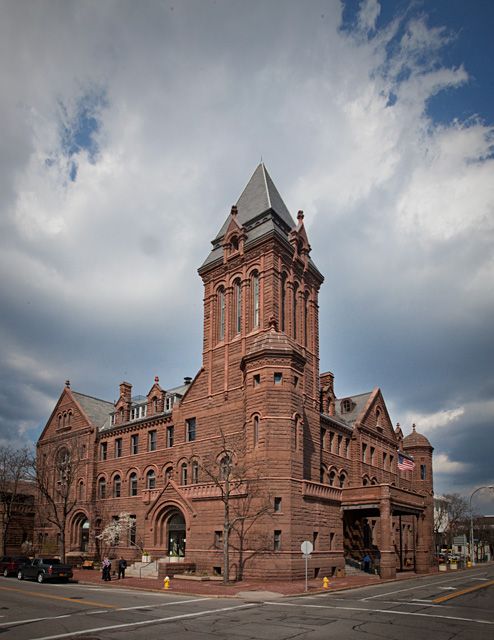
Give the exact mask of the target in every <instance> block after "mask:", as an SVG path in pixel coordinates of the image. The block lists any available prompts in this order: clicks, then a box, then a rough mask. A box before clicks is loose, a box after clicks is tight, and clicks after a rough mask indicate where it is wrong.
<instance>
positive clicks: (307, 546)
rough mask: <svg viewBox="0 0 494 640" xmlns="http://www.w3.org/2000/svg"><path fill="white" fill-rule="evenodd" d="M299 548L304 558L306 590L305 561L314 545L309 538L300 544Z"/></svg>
mask: <svg viewBox="0 0 494 640" xmlns="http://www.w3.org/2000/svg"><path fill="white" fill-rule="evenodd" d="M300 550H301V551H302V556H303V557H304V558H305V590H306V591H308V586H307V563H308V561H309V558H310V554H311V553H312V552H313V551H314V545H313V544H312V542H310V541H309V540H305V541H304V542H302V544H301V545H300Z"/></svg>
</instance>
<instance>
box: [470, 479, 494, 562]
mask: <svg viewBox="0 0 494 640" xmlns="http://www.w3.org/2000/svg"><path fill="white" fill-rule="evenodd" d="M482 489H494V486H493V485H488V486H485V487H479V488H478V489H475V491H473V493H472V495H471V496H470V560H471V562H472V564H473V565H474V566H475V565H476V564H477V563H476V562H475V553H474V543H473V511H472V498H473V496H474V495H475V494H476V493H477V491H481V490H482Z"/></svg>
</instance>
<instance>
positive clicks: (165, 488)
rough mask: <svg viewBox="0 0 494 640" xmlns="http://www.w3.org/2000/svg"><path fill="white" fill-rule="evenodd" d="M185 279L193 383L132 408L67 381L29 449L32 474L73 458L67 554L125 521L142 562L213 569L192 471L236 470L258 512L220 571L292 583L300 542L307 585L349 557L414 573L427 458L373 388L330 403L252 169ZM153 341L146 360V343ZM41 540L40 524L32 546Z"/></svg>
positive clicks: (202, 488) (261, 178) (124, 386)
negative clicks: (36, 461) (200, 304)
mask: <svg viewBox="0 0 494 640" xmlns="http://www.w3.org/2000/svg"><path fill="white" fill-rule="evenodd" d="M328 249H329V250H330V244H328ZM199 274H200V276H201V278H202V280H203V283H204V342H203V362H202V367H201V369H200V370H199V371H198V373H197V374H196V376H195V377H194V378H193V379H190V378H189V379H186V380H185V383H184V384H183V385H181V386H179V387H176V388H173V389H164V388H162V387H161V385H160V383H159V380H158V378H156V379H155V381H154V384H152V386H151V388H150V389H149V391H148V393H147V394H146V395H145V396H135V395H133V394H132V386H131V385H130V384H129V383H128V382H122V383H121V385H120V395H119V398H118V400H117V402H116V403H115V404H113V403H110V402H106V401H104V400H99V399H97V398H92V397H89V396H87V395H84V394H82V393H78V392H75V391H73V390H72V389H71V388H70V385H69V384H67V386H66V387H65V389H64V390H63V391H62V394H61V396H60V399H59V400H58V402H57V404H56V406H55V408H54V410H53V413H52V415H51V417H50V418H49V420H48V422H47V425H46V427H45V429H44V431H43V433H42V435H41V437H40V439H39V443H38V457H41V458H42V457H43V456H45V461H47V462H50V461H52V460H56V459H57V456H60V455H66V453H64V450H66V449H67V448H68V447H69V445H70V443H71V442H72V443H74V442H77V449H78V451H80V452H81V461H80V465H79V470H78V473H79V476H78V477H77V482H75V483H74V486H73V488H72V489H71V491H73V492H76V494H77V497H78V504H77V507H76V508H75V509H74V510H73V512H72V513H71V515H70V518H69V522H68V524H67V537H68V545H69V549H70V550H71V552H73V553H79V552H80V553H83V554H89V555H91V554H95V553H96V552H97V544H96V539H95V534H97V533H98V532H99V531H101V529H102V527H103V526H104V525H105V524H106V523H108V522H109V521H111V519H112V518H116V517H118V514H119V513H121V512H127V513H130V514H132V515H135V516H136V519H137V530H136V531H133V532H131V533H130V534H129V535H130V536H131V537H132V538H133V540H135V539H136V538H139V539H141V540H142V541H143V542H142V544H143V545H144V547H145V549H146V550H147V551H149V553H150V554H151V555H152V556H153V557H157V558H160V559H162V560H163V562H172V561H173V562H186V563H187V564H188V565H189V564H190V565H193V566H195V567H196V568H197V570H198V571H199V570H200V571H209V572H213V571H216V572H221V571H222V570H223V555H222V543H223V519H224V518H223V516H224V507H223V503H222V501H221V499H220V491H219V488H218V483H217V482H215V481H214V479H212V477H211V474H210V473H208V471H207V469H208V468H209V469H211V468H212V467H211V465H213V466H214V465H216V466H217V468H218V469H219V470H220V471H221V469H223V468H224V466H225V465H227V464H228V463H229V461H231V460H235V461H236V460H237V459H238V461H239V462H241V463H242V464H243V465H244V467H245V470H246V471H245V473H246V475H250V476H251V478H253V480H254V481H255V482H253V484H255V486H256V490H255V492H254V495H253V501H252V502H253V505H254V506H253V508H254V511H255V513H256V514H257V515H256V517H255V518H254V517H253V518H251V520H250V522H249V519H248V518H247V522H249V529H248V532H245V531H244V533H245V537H244V538H243V539H242V544H241V545H240V542H239V540H237V541H236V545H235V548H234V549H233V550H232V573H235V572H237V573H238V571H239V567H240V565H241V564H242V567H243V573H244V575H245V576H248V577H255V576H263V577H269V578H274V579H292V578H300V577H302V576H303V575H304V560H303V558H302V554H301V551H300V545H301V543H302V542H303V541H305V540H308V541H310V542H312V543H313V546H314V552H313V554H312V557H311V560H310V569H311V575H314V576H317V575H321V576H322V575H331V574H332V573H334V572H335V571H336V570H337V569H339V570H344V567H345V563H346V562H347V563H352V562H353V563H355V562H356V561H360V560H361V558H362V556H363V554H364V553H369V554H370V555H371V557H372V560H373V566H374V567H377V568H378V570H379V571H380V573H381V575H382V576H384V577H391V576H394V575H395V573H396V571H397V570H399V569H416V570H417V571H419V572H425V571H427V570H428V569H429V567H430V564H431V555H432V551H433V539H432V538H433V535H432V532H433V480H432V447H431V445H430V443H429V441H428V440H427V439H426V438H425V437H424V436H422V435H420V434H419V433H418V432H417V431H416V430H415V427H414V428H413V430H412V432H411V433H410V434H409V435H407V436H406V437H404V434H403V432H402V431H401V429H400V427H399V426H397V428H396V429H394V428H393V425H392V422H391V419H390V417H389V414H388V410H387V408H386V404H385V402H384V398H383V396H382V393H381V391H380V390H379V389H378V388H375V389H374V390H372V391H369V392H367V393H361V394H357V395H352V396H346V397H342V398H338V397H337V396H336V395H335V392H334V384H333V374H332V373H329V372H327V373H323V374H320V373H319V305H318V293H319V288H320V286H321V284H322V282H323V276H322V275H321V273H320V272H319V271H318V269H317V267H316V266H315V264H314V262H313V260H312V257H311V247H310V244H309V240H308V236H307V232H306V229H305V225H304V216H303V213H302V212H299V213H298V215H297V221H296V222H295V221H294V220H293V218H292V216H291V215H290V213H289V212H288V209H287V208H286V206H285V204H284V202H283V200H282V198H281V196H280V194H279V193H278V191H277V189H276V187H275V186H274V184H273V182H272V180H271V178H270V176H269V174H268V172H267V171H266V169H265V167H264V165H263V164H260V165H259V166H258V167H257V169H256V170H255V172H254V174H253V176H252V178H251V179H250V181H249V183H248V184H247V186H246V188H245V189H244V191H243V192H242V194H241V196H240V198H239V200H238V202H237V204H236V206H234V207H232V210H231V213H230V215H229V216H228V217H227V219H226V220H225V223H224V224H223V226H222V228H221V230H220V231H219V233H218V234H217V236H216V237H215V238H214V240H213V242H212V250H211V252H210V254H209V255H208V257H207V258H206V260H205V262H204V263H203V264H202V266H201V267H200V269H199ZM333 304H339V303H338V301H337V300H333ZM152 339H153V340H154V342H155V344H156V348H158V349H159V344H160V336H159V335H156V336H152ZM335 339H338V336H335ZM370 339H371V338H370ZM348 348H349V350H351V345H348ZM72 450H73V449H72ZM227 458H228V459H227ZM240 458H241V460H240ZM208 465H209V467H208ZM253 469H255V473H254V471H253ZM58 482H59V483H60V482H63V478H62V479H59V480H58ZM246 493H248V492H247V490H246V489H245V488H240V489H239V490H238V491H237V494H236V495H234V496H233V502H232V506H233V507H235V508H240V506H242V505H246V506H245V508H247V506H248V507H249V508H250V506H251V505H249V504H248V499H249V496H248V495H246ZM263 500H268V501H269V505H270V508H269V509H268V510H266V511H265V512H263V510H262V509H260V508H259V507H260V506H261V505H262V503H263ZM242 501H243V502H242ZM53 535H54V530H53V528H52V527H51V526H50V524H49V522H47V521H46V519H45V520H43V519H42V518H41V519H40V522H39V526H38V529H37V536H38V538H37V540H38V542H39V544H41V543H42V542H43V540H46V539H47V538H50V537H53ZM133 540H128V539H127V540H120V541H119V546H118V551H116V553H118V554H121V553H122V554H124V555H125V556H126V557H127V558H128V559H132V557H133V556H134V555H135V553H136V552H135V548H134V547H133V546H132V544H130V543H131V542H132V541H133Z"/></svg>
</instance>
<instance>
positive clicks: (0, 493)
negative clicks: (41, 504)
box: [0, 446, 32, 555]
mask: <svg viewBox="0 0 494 640" xmlns="http://www.w3.org/2000/svg"><path fill="white" fill-rule="evenodd" d="M31 462H32V454H31V453H30V452H29V450H28V449H26V448H23V449H14V448H13V447H10V446H0V536H1V540H2V554H3V555H5V554H6V553H7V538H8V533H9V528H10V525H11V523H12V520H13V518H14V516H15V514H16V511H17V509H18V507H19V506H20V504H21V502H22V501H23V496H24V491H25V485H24V482H26V481H27V479H28V474H29V469H30V466H31Z"/></svg>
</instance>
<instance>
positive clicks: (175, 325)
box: [0, 0, 494, 466]
mask: <svg viewBox="0 0 494 640" xmlns="http://www.w3.org/2000/svg"><path fill="white" fill-rule="evenodd" d="M273 7H275V5H274V4H272V3H256V4H255V9H253V8H252V6H250V4H249V3H240V2H238V3H234V2H232V3H230V2H218V3H208V2H193V1H186V2H181V3H176V6H173V7H171V6H170V5H167V4H166V3H162V2H154V3H147V4H146V5H145V7H144V8H140V10H139V11H135V7H134V3H132V2H125V1H119V2H112V1H111V0H109V1H108V2H105V3H103V4H101V3H100V4H97V5H95V4H91V3H75V2H74V3H72V2H66V3H52V4H50V5H48V6H45V5H43V6H42V7H41V5H40V6H38V4H33V6H32V7H31V8H30V11H29V12H25V11H23V10H22V9H21V8H20V7H19V6H18V5H17V3H11V4H10V5H9V8H8V10H7V11H5V12H4V15H3V17H2V22H1V23H0V40H1V41H2V43H3V44H4V46H5V48H6V50H8V51H10V52H11V55H9V56H3V57H2V58H1V59H0V71H1V72H2V78H3V79H4V84H3V92H2V99H1V101H0V118H1V120H2V123H3V134H4V139H3V144H2V148H1V149H0V162H1V166H2V172H0V191H1V193H2V201H1V202H0V232H1V233H0V267H1V269H2V273H4V274H6V275H4V277H3V278H2V280H1V281H0V295H1V296H2V310H3V311H4V313H3V314H2V319H1V321H0V332H1V336H2V341H3V344H4V347H3V349H4V351H3V353H8V355H9V362H10V365H9V366H8V367H6V365H5V364H4V367H3V369H2V368H1V367H0V375H2V374H3V376H4V378H3V379H4V380H5V381H6V383H8V384H4V388H7V387H8V391H5V394H6V398H5V400H4V404H5V405H6V406H7V407H8V406H14V405H15V402H16V397H17V395H19V394H20V395H22V397H24V395H23V394H24V387H22V385H21V382H20V380H21V378H22V377H24V378H26V380H25V381H26V382H27V383H28V384H30V385H31V388H32V389H38V391H39V392H40V393H42V394H46V396H47V397H50V398H53V397H54V396H55V395H56V393H57V392H58V391H59V390H60V388H61V385H63V381H64V379H65V378H66V377H70V378H71V379H72V380H73V384H74V386H75V387H76V388H78V389H80V390H81V391H86V392H89V393H93V394H96V395H101V396H103V397H110V398H112V396H113V393H114V389H115V388H116V387H117V385H118V382H119V381H120V380H121V379H122V377H124V375H125V377H129V378H131V380H132V381H133V382H134V383H135V389H136V392H139V391H141V392H142V390H143V389H144V390H146V387H147V386H148V384H150V381H152V377H153V376H154V374H155V373H159V374H160V378H161V379H162V380H163V382H164V384H165V385H166V384H176V383H177V382H178V381H179V380H180V378H181V377H182V375H184V374H192V375H193V373H194V370H193V369H194V367H197V366H199V365H200V348H201V330H202V317H201V309H202V294H201V284H200V280H199V278H198V276H197V274H196V272H195V269H196V267H198V266H199V265H200V264H201V263H202V261H203V260H204V258H205V257H206V256H207V254H208V251H209V249H210V245H209V240H210V239H211V238H212V237H214V235H215V234H216V232H217V230H218V229H219V227H220V226H221V224H222V223H223V221H224V219H225V217H226V215H227V214H228V212H229V209H230V206H231V204H232V203H233V202H234V201H235V200H236V198H237V197H238V195H239V193H240V191H241V190H242V188H243V186H244V185H245V183H246V181H247V179H248V178H249V175H250V172H251V171H253V169H254V168H255V165H256V163H257V162H258V161H259V159H260V157H261V155H262V156H263V158H264V160H265V161H266V164H267V167H268V169H269V170H270V172H271V174H272V176H273V178H274V180H275V182H276V184H277V186H278V187H279V189H280V191H281V193H282V195H283V196H284V198H285V200H286V202H287V205H288V206H289V208H290V209H291V210H292V211H297V209H299V208H302V209H304V211H305V212H306V222H307V225H308V227H309V238H310V241H311V243H312V245H313V254H312V255H313V258H314V261H315V262H316V264H317V266H318V267H319V268H320V270H321V272H322V273H323V274H324V275H326V276H327V282H326V283H325V284H324V286H323V287H322V290H321V298H320V310H321V331H322V340H321V348H322V353H321V363H322V366H323V367H326V366H327V368H331V369H334V370H335V374H336V384H337V387H338V388H340V386H341V385H343V386H348V387H350V388H349V392H350V393H351V392H353V391H354V390H356V391H362V390H365V389H366V388H372V387H374V386H376V385H379V386H381V387H383V388H384V389H385V390H386V389H388V388H389V389H391V392H392V397H391V398H389V399H390V402H391V404H393V405H394V406H395V407H396V409H395V410H396V413H397V414H398V416H397V417H399V418H400V420H401V422H403V423H406V424H410V423H411V422H412V421H415V422H416V423H417V429H418V430H419V431H423V432H426V433H433V434H434V433H438V434H442V433H443V432H445V431H446V428H447V427H449V426H454V427H456V426H458V425H459V424H460V422H461V421H463V420H465V419H466V418H468V419H470V417H471V416H478V411H479V410H475V397H474V395H475V393H476V392H477V391H478V390H479V389H483V391H482V393H484V395H487V396H489V394H490V392H489V388H491V387H490V386H489V385H490V384H491V383H492V379H491V378H490V377H489V376H491V375H492V374H491V373H489V366H490V365H488V364H487V363H488V361H489V353H490V351H489V350H490V349H492V347H491V346H489V345H492V343H493V341H492V339H491V338H492V327H491V324H492V315H493V313H494V301H493V296H492V279H493V274H494V261H493V258H492V240H493V233H494V229H493V219H494V215H493V212H494V186H493V181H492V173H493V168H494V161H493V159H492V157H491V154H492V136H493V129H492V126H491V125H490V124H488V123H483V122H482V121H481V120H480V119H476V120H469V121H467V122H462V121H460V120H457V121H454V122H451V123H450V124H445V123H442V124H440V125H439V124H437V123H435V122H434V121H433V120H432V119H431V117H430V116H429V115H428V112H427V108H428V104H429V102H430V99H431V98H432V97H433V96H435V95H437V93H438V92H441V91H444V90H447V91H449V92H450V94H449V95H451V96H452V99H454V92H455V90H456V89H457V88H459V87H465V86H468V83H469V81H470V79H469V75H468V64H467V62H465V64H464V65H463V64H462V63H463V62H464V61H463V60H457V61H455V66H454V67H447V66H445V65H444V64H442V62H441V56H442V52H443V51H444V47H447V46H448V44H449V43H450V41H451V39H450V35H449V33H448V32H447V31H445V30H444V29H442V28H431V27H430V26H428V24H427V20H426V19H425V18H416V17H413V15H412V17H411V18H409V17H408V15H409V13H408V12H406V13H404V14H403V15H397V16H396V17H395V19H394V20H393V21H392V22H391V23H389V24H388V25H386V26H384V27H382V28H381V27H379V28H377V29H376V25H378V24H379V23H378V18H379V16H380V5H379V3H378V2H377V1H376V0H369V1H368V2H363V3H361V6H360V11H359V13H358V15H357V16H356V18H357V23H358V24H357V29H356V31H357V33H356V32H355V31H354V32H351V31H348V30H341V15H342V7H341V5H340V4H339V3H337V2H333V3H327V2H326V1H321V2H317V1H315V2H311V3H309V4H308V5H305V4H301V3H299V2H293V3H292V2H286V3H284V4H283V11H280V10H279V7H277V6H276V7H275V8H273ZM172 9H173V10H172ZM409 9H410V13H412V14H413V7H411V8H410V7H409ZM425 10H427V9H426V8H425ZM273 25H276V29H273ZM301 43H303V45H301ZM34 69H36V73H34V72H33V70H34ZM91 91H98V92H102V93H104V95H105V99H106V102H105V105H104V106H103V105H100V107H99V109H98V112H97V117H98V119H99V120H98V121H99V123H100V128H99V129H98V130H97V132H96V133H95V136H96V141H97V144H98V147H99V154H98V157H97V158H96V161H94V159H93V158H91V157H90V154H88V152H87V150H84V149H82V150H80V151H79V152H78V153H75V154H74V157H73V159H74V161H76V162H77V165H78V172H77V179H76V181H75V182H70V180H68V171H69V166H68V159H67V154H65V155H64V149H63V145H62V142H61V140H60V127H61V124H62V123H65V124H66V125H68V126H72V125H73V120H74V114H75V113H77V108H78V105H79V104H80V100H81V96H86V95H88V94H90V92H91ZM60 105H64V108H65V109H66V112H64V116H63V119H62V121H61V106H60ZM62 111H63V110H62ZM459 115H461V114H459ZM71 123H72V124H71ZM47 159H50V160H53V162H50V163H48V164H47V163H46V160H47ZM5 345H6V346H5ZM484 360H485V362H484ZM481 362H482V363H483V364H482V365H480V364H478V363H481ZM4 363H5V360H4ZM466 369H468V373H465V375H461V373H460V372H463V371H465V370H466ZM12 376H14V380H12ZM19 385H21V386H19ZM360 385H361V386H360ZM386 393H387V391H386ZM479 393H480V392H479ZM33 397H34V396H33ZM388 397H389V396H388ZM489 397H490V396H489ZM466 398H468V402H466ZM478 406H482V407H483V408H482V411H485V412H487V411H488V400H487V401H484V400H483V401H479V402H478ZM442 407H447V408H446V409H442ZM451 407H453V408H451ZM28 409H29V411H28V413H29V415H26V416H22V420H27V421H29V420H31V424H35V423H37V422H43V420H44V418H46V413H47V409H46V404H45V403H44V402H42V401H40V402H39V403H38V406H36V403H34V404H29V407H28ZM26 411H27V409H26ZM462 411H465V413H461V412H462ZM404 413H405V414H406V415H407V420H406V421H405V420H404V419H403V418H402V417H401V415H400V414H404ZM7 422H8V425H7ZM7 422H6V423H5V424H4V425H3V427H2V428H3V429H7V428H10V425H12V424H14V417H13V416H10V414H9V418H8V421H7ZM6 425H7V426H6ZM434 445H435V447H436V451H438V453H439V455H442V454H443V451H442V449H441V447H442V445H441V443H436V442H435V443H434ZM439 460H440V466H441V465H444V464H445V462H444V459H442V458H439ZM451 464H456V463H454V462H453V463H451Z"/></svg>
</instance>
